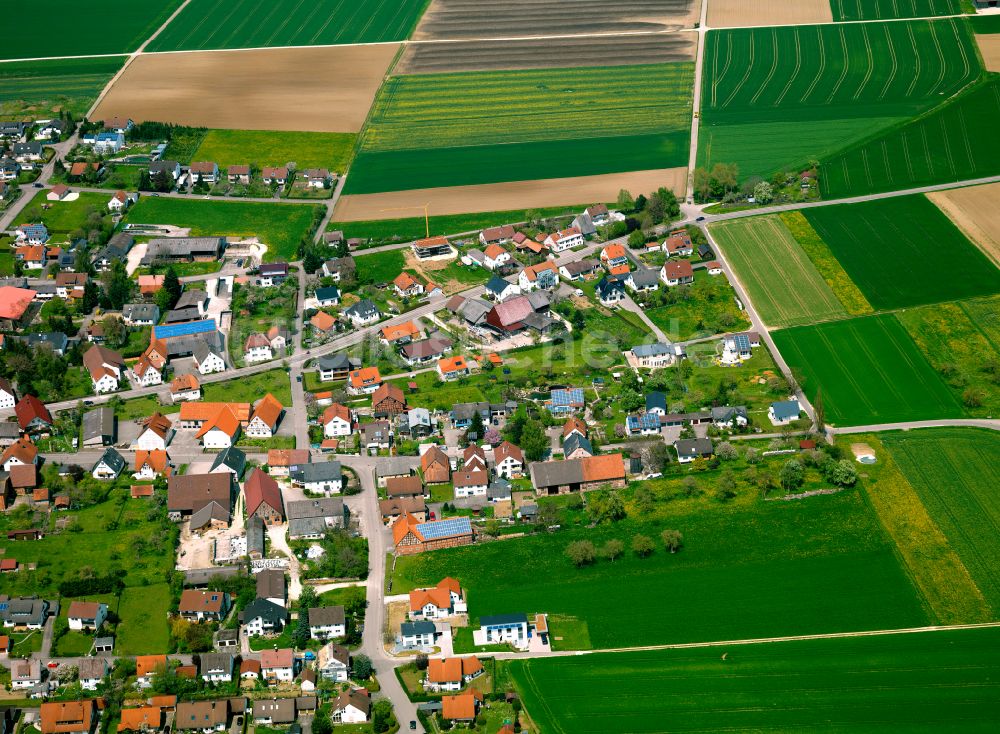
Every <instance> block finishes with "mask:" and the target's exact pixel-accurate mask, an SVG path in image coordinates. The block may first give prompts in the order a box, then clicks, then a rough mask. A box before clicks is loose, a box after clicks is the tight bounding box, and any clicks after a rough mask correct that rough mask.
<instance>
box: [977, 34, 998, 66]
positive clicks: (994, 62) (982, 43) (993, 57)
mask: <svg viewBox="0 0 1000 734" xmlns="http://www.w3.org/2000/svg"><path fill="white" fill-rule="evenodd" d="M976 45H977V46H979V53H980V54H982V56H983V65H985V66H986V71H1000V34H997V33H991V34H989V35H976Z"/></svg>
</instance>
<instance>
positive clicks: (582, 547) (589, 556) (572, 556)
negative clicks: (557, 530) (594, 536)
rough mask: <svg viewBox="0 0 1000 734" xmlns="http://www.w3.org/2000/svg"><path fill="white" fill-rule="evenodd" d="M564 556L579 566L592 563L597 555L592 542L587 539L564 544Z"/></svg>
mask: <svg viewBox="0 0 1000 734" xmlns="http://www.w3.org/2000/svg"><path fill="white" fill-rule="evenodd" d="M566 557H567V558H569V560H570V561H571V562H572V563H573V565H574V566H576V567H577V568H580V567H581V566H586V565H588V564H591V563H593V562H594V559H595V558H596V557H597V551H596V550H594V544H593V543H591V542H590V541H589V540H575V541H573V542H572V543H570V544H569V545H568V546H566Z"/></svg>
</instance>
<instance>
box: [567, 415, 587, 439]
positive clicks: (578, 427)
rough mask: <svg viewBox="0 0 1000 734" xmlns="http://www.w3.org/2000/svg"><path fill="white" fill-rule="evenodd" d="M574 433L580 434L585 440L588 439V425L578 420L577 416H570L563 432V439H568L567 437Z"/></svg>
mask: <svg viewBox="0 0 1000 734" xmlns="http://www.w3.org/2000/svg"><path fill="white" fill-rule="evenodd" d="M573 431H576V432H577V433H579V434H580V435H582V436H583V437H584V438H586V437H587V424H586V423H584V422H583V421H582V420H580V419H579V418H577V417H576V416H570V417H569V418H568V419H567V420H566V422H565V423H564V424H563V430H562V435H563V438H566V437H567V436H569V434H571V433H573Z"/></svg>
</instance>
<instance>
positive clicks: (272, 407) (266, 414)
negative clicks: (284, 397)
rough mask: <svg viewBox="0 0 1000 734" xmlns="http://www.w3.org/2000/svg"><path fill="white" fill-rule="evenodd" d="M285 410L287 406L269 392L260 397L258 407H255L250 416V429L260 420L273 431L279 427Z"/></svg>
mask: <svg viewBox="0 0 1000 734" xmlns="http://www.w3.org/2000/svg"><path fill="white" fill-rule="evenodd" d="M284 410H285V406H283V405H282V404H281V403H280V402H278V399H277V398H276V397H274V395H272V394H271V393H268V394H267V395H265V396H264V397H263V398H261V399H260V402H259V403H257V407H255V408H254V411H253V415H251V416H250V425H249V426H248V429H250V430H252V429H253V426H254V424H255V423H256V422H257V421H260V422H261V423H263V425H264V426H266V427H267V428H269V429H270V430H271V431H272V432H273V431H274V429H275V428H277V426H278V419H279V418H280V417H281V414H282V412H283V411H284Z"/></svg>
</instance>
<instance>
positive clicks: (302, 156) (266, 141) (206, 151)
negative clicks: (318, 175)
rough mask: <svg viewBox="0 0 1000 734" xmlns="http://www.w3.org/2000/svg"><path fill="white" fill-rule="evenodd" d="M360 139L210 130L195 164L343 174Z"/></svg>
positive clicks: (342, 135)
mask: <svg viewBox="0 0 1000 734" xmlns="http://www.w3.org/2000/svg"><path fill="white" fill-rule="evenodd" d="M357 137H358V136H357V135H355V134H354V133H313V132H296V133H290V132H277V131H271V130H209V131H208V132H207V133H206V134H205V137H204V138H203V139H202V141H201V144H200V145H199V146H198V149H197V151H195V153H194V155H193V156H192V157H191V160H192V161H214V162H216V163H218V164H219V166H220V167H221V168H227V167H229V166H231V165H234V164H235V165H239V164H253V165H255V166H257V167H262V166H283V165H285V164H286V163H289V162H294V163H295V165H296V168H297V169H298V170H300V171H301V170H304V169H306V168H329V169H330V170H331V171H335V172H338V173H343V172H344V171H346V170H347V168H348V166H350V163H351V158H352V156H353V155H354V144H355V142H356V141H357Z"/></svg>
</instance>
